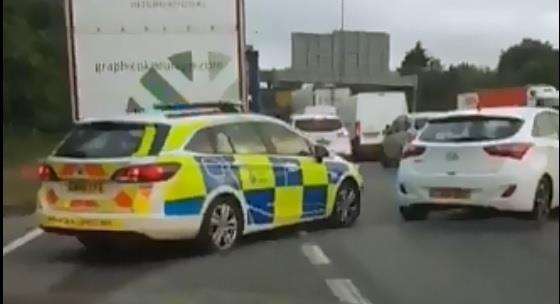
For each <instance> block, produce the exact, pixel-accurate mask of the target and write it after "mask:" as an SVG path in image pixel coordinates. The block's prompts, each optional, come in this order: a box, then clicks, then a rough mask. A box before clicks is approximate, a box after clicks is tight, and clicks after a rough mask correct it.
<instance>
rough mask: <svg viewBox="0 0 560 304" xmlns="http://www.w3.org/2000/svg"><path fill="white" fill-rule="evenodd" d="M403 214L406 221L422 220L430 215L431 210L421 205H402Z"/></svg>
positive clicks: (401, 211)
mask: <svg viewBox="0 0 560 304" xmlns="http://www.w3.org/2000/svg"><path fill="white" fill-rule="evenodd" d="M399 211H400V213H401V216H402V217H403V219H404V220H405V221H420V220H425V219H426V218H427V217H428V213H429V210H428V209H426V208H422V207H419V206H401V207H400V208H399Z"/></svg>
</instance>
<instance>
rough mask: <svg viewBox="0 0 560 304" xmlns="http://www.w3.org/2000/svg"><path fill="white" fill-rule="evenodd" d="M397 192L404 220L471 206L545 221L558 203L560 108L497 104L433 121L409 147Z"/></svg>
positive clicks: (404, 153)
mask: <svg viewBox="0 0 560 304" xmlns="http://www.w3.org/2000/svg"><path fill="white" fill-rule="evenodd" d="M397 193H398V199H399V207H400V212H401V214H402V216H403V217H404V219H405V220H419V219H424V218H426V216H427V214H428V212H429V211H430V210H432V209H447V208H454V207H465V206H467V207H468V206H473V207H488V208H493V209H497V210H500V211H515V212H529V213H530V214H531V215H532V218H533V219H535V220H537V221H538V222H539V223H542V222H544V221H545V220H546V218H547V215H548V213H549V212H550V210H551V209H552V208H556V207H558V111H555V110H551V109H541V108H493V109H483V110H481V111H476V110H473V111H461V112H454V113H453V112H451V113H449V114H447V115H445V116H442V117H439V118H437V119H434V120H431V121H430V122H429V123H428V125H427V127H426V128H425V129H423V131H422V132H421V133H420V135H419V137H418V138H417V139H415V140H414V141H413V142H411V143H410V144H409V145H408V146H407V147H406V148H405V149H404V151H403V156H402V160H401V166H400V168H399V172H398V178H397Z"/></svg>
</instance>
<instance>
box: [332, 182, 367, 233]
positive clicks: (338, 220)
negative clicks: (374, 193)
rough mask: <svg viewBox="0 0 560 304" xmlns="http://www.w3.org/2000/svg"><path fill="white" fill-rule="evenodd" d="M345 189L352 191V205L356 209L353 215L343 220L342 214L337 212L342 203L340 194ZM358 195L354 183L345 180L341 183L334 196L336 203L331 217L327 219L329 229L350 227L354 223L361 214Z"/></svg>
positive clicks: (358, 191) (357, 189) (358, 190)
mask: <svg viewBox="0 0 560 304" xmlns="http://www.w3.org/2000/svg"><path fill="white" fill-rule="evenodd" d="M347 189H352V190H353V191H354V193H355V198H354V201H353V203H354V204H355V208H356V209H355V211H354V213H353V214H351V216H350V218H349V219H346V220H344V219H343V215H342V213H341V212H338V210H339V204H340V203H342V202H341V193H342V191H344V190H347ZM360 195H361V193H360V189H359V188H358V186H357V185H356V183H355V182H353V181H351V180H345V181H343V182H342V184H341V185H340V187H339V189H338V192H337V194H336V201H335V204H334V207H333V211H332V212H331V215H330V217H329V219H328V223H329V225H330V226H331V227H335V228H344V227H350V226H352V225H353V224H354V223H355V222H356V220H357V219H358V217H359V216H360V212H361V205H360V201H361V200H360Z"/></svg>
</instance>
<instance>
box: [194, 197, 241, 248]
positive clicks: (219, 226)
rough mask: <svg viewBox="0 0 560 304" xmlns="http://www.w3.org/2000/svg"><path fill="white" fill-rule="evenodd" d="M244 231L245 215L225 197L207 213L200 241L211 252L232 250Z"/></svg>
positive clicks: (210, 207)
mask: <svg viewBox="0 0 560 304" xmlns="http://www.w3.org/2000/svg"><path fill="white" fill-rule="evenodd" d="M242 231H243V214H242V213H241V210H240V209H239V207H238V206H237V204H236V203H235V202H234V201H233V199H231V198H228V197H224V198H218V199H216V200H215V201H214V202H213V203H212V204H210V206H209V207H208V210H207V211H206V214H205V216H204V220H203V223H202V227H201V231H200V234H199V241H200V242H201V243H202V245H203V246H204V247H205V248H206V249H209V250H211V251H225V250H228V249H230V248H232V247H233V246H234V245H235V243H236V242H237V240H238V238H239V237H240V236H241V233H242Z"/></svg>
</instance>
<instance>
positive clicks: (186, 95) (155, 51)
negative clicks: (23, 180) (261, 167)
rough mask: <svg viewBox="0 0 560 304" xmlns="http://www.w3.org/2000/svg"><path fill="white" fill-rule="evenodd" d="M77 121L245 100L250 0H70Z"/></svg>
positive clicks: (67, 14)
mask: <svg viewBox="0 0 560 304" xmlns="http://www.w3.org/2000/svg"><path fill="white" fill-rule="evenodd" d="M66 16H67V20H66V21H67V30H68V37H69V43H68V50H69V52H68V53H69V54H70V58H69V59H70V75H71V77H70V78H71V90H72V105H73V113H74V115H73V116H74V119H75V120H76V121H79V120H82V119H85V118H108V119H109V118H116V117H122V116H123V115H126V114H127V113H129V112H136V111H141V110H151V109H152V108H153V107H154V106H157V105H163V106H166V105H175V104H181V105H184V104H196V103H209V102H211V103H213V102H218V101H220V102H227V101H233V102H246V99H247V98H246V96H247V93H246V85H245V79H246V77H245V60H244V55H243V54H244V50H245V22H244V20H245V17H244V1H243V0H227V1H224V0H111V1H98V0H66Z"/></svg>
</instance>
